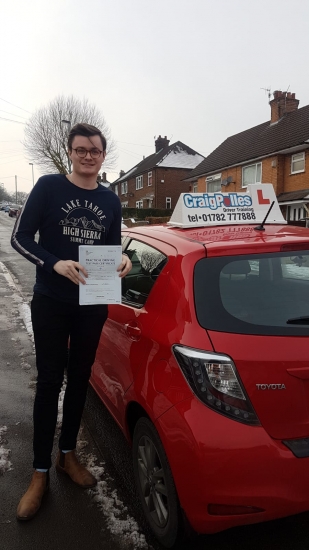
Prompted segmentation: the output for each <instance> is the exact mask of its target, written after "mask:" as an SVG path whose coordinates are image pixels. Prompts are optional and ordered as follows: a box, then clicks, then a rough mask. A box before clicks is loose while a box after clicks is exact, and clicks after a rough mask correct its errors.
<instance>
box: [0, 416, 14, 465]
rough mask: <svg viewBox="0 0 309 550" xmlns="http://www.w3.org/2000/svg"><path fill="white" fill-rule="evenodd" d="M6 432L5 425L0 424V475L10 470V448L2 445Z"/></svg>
mask: <svg viewBox="0 0 309 550" xmlns="http://www.w3.org/2000/svg"><path fill="white" fill-rule="evenodd" d="M6 432H7V426H0V475H3V474H4V473H5V472H8V471H9V470H12V469H13V468H12V462H11V461H10V460H9V456H10V454H11V451H10V449H6V448H5V447H4V438H3V435H4V434H5V433H6Z"/></svg>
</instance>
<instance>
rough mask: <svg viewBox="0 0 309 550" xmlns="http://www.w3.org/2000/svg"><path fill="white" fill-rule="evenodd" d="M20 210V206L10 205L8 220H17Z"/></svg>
mask: <svg viewBox="0 0 309 550" xmlns="http://www.w3.org/2000/svg"><path fill="white" fill-rule="evenodd" d="M21 209H22V206H21V205H20V204H11V206H10V207H9V210H8V212H9V216H10V218H18V216H19V213H20V211H21Z"/></svg>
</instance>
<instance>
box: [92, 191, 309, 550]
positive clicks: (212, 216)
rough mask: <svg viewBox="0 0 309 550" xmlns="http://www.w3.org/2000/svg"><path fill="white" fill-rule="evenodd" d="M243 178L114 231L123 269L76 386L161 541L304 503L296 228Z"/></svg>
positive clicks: (307, 239) (308, 440) (307, 377)
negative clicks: (107, 429) (114, 439)
mask: <svg viewBox="0 0 309 550" xmlns="http://www.w3.org/2000/svg"><path fill="white" fill-rule="evenodd" d="M249 187H251V188H252V190H251V191H250V193H251V194H248V193H245V192H242V193H236V192H235V193H214V194H212V193H209V194H207V193H205V194H192V195H191V194H189V193H187V194H184V195H182V196H181V197H180V199H179V201H182V202H181V204H180V205H179V208H178V205H177V206H176V208H175V211H174V214H175V216H174V222H173V216H172V219H171V223H172V224H173V223H174V226H173V225H161V226H151V225H150V226H144V227H138V228H128V229H126V230H123V232H122V239H123V249H124V252H125V253H126V254H128V256H129V257H130V258H131V261H132V264H133V267H132V270H131V272H130V273H129V274H128V275H127V276H126V277H125V278H124V279H123V280H122V303H121V304H112V305H109V315H108V319H107V321H106V323H105V325H104V328H103V331H102V335H101V339H100V343H99V347H98V350H97V354H96V359H95V362H94V365H93V368H92V375H91V380H90V382H91V385H92V386H93V388H94V389H95V391H96V392H97V393H98V395H99V396H100V398H101V399H102V401H103V403H104V404H105V405H106V407H107V408H108V409H109V411H110V412H111V414H112V415H113V417H114V419H115V420H116V422H117V423H118V425H119V426H120V428H121V429H122V431H123V433H124V434H125V436H126V438H127V439H128V441H129V442H130V443H131V444H132V449H133V466H134V474H135V482H136V485H137V490H138V494H139V497H140V500H141V503H142V506H143V510H144V514H145V517H146V519H147V521H148V523H149V525H150V527H151V528H152V530H153V532H154V534H155V535H156V537H157V538H158V540H159V541H160V542H161V543H162V544H163V545H164V546H166V547H167V548H177V547H178V546H177V545H178V542H177V541H178V540H179V538H180V537H181V536H182V532H183V523H184V522H183V518H186V522H185V523H186V524H189V525H190V526H191V528H192V529H193V530H194V531H196V532H198V533H215V532H218V531H221V530H224V529H227V528H230V527H234V526H240V525H246V524H250V523H257V522H262V521H266V520H270V519H275V518H280V517H284V516H288V515H292V514H296V513H299V512H304V511H308V510H309V408H308V397H309V366H308V336H309V311H308V303H309V229H306V228H301V227H294V226H290V225H289V226H288V225H286V222H285V220H284V219H283V217H282V214H281V212H280V209H279V205H278V203H277V201H276V198H275V196H274V191H273V188H272V186H268V185H265V184H263V185H252V186H249ZM253 188H254V189H253ZM265 219H266V221H265ZM203 222H204V225H203V226H202V223H203ZM210 545H211V543H210Z"/></svg>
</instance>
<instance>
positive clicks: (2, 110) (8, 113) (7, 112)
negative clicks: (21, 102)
mask: <svg viewBox="0 0 309 550" xmlns="http://www.w3.org/2000/svg"><path fill="white" fill-rule="evenodd" d="M0 111H1V113H6V114H7V115H13V116H18V117H19V118H24V119H25V120H27V118H26V117H25V116H22V115H15V113H10V112H9V111H4V109H0Z"/></svg>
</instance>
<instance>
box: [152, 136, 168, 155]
mask: <svg viewBox="0 0 309 550" xmlns="http://www.w3.org/2000/svg"><path fill="white" fill-rule="evenodd" d="M169 142H170V140H169V139H167V137H166V136H165V137H164V138H163V137H161V136H159V137H158V138H157V139H156V141H155V146H156V153H158V152H159V151H161V149H164V148H165V147H168V145H169Z"/></svg>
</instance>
